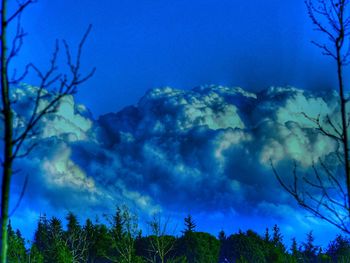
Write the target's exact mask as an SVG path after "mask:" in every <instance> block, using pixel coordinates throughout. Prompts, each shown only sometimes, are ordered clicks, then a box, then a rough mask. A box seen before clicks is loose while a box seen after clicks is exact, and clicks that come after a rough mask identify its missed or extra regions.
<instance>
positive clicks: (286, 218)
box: [13, 0, 336, 242]
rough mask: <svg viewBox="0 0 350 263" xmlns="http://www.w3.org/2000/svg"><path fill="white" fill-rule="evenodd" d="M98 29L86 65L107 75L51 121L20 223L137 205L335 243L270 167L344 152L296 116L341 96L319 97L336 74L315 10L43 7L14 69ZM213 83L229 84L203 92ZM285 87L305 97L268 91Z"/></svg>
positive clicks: (202, 4) (235, 1)
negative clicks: (311, 15)
mask: <svg viewBox="0 0 350 263" xmlns="http://www.w3.org/2000/svg"><path fill="white" fill-rule="evenodd" d="M89 24H92V25H93V31H92V32H91V35H90V37H89V39H88V42H87V44H86V46H85V52H84V57H83V60H82V63H83V65H84V67H85V70H88V69H89V68H91V67H96V68H97V71H96V74H95V75H94V77H93V78H92V79H91V80H89V81H88V82H87V83H85V84H84V85H82V86H81V87H80V89H79V92H78V94H77V96H76V97H75V100H73V98H68V99H67V101H66V102H65V103H63V104H62V105H61V111H59V113H58V115H57V116H56V117H54V116H53V117H50V118H48V119H47V120H46V121H45V123H44V124H43V125H42V127H41V128H42V130H43V132H42V134H41V137H40V138H39V139H40V140H42V141H41V145H42V147H40V148H39V149H37V150H36V151H35V153H34V154H33V156H32V157H30V158H29V159H28V160H24V163H23V164H21V165H23V166H24V167H26V168H27V170H28V171H31V177H32V179H31V183H30V187H31V188H30V189H36V190H35V191H28V192H29V193H28V195H27V197H26V199H25V201H24V203H23V205H22V210H21V211H20V212H18V214H17V216H16V220H15V223H16V222H17V225H19V226H20V225H21V224H22V225H23V224H24V221H23V218H30V219H28V222H29V221H30V222H32V223H33V222H35V220H36V219H37V217H38V215H39V214H40V213H43V212H46V213H48V214H49V215H55V213H60V214H63V213H65V212H66V211H68V210H73V211H77V212H78V213H80V214H81V217H82V218H84V217H86V216H91V217H94V213H96V212H99V213H101V214H102V213H105V212H110V211H111V210H113V206H114V205H115V204H117V203H122V202H126V203H127V204H128V205H130V206H131V207H133V208H135V209H138V211H140V214H141V215H145V216H147V215H149V214H150V212H152V211H157V210H159V209H161V210H162V211H163V212H164V213H165V214H171V215H173V216H174V218H175V219H178V220H179V221H181V218H182V217H183V216H185V215H186V214H187V213H193V214H194V217H195V219H197V220H198V222H197V225H198V226H199V227H200V230H203V231H211V232H212V233H216V232H218V231H219V230H221V229H225V230H226V231H227V232H228V233H232V232H234V231H237V230H238V228H242V229H246V228H253V229H256V230H257V231H259V232H260V233H262V232H263V231H264V229H265V227H266V226H270V227H272V226H273V224H275V223H279V224H281V229H282V230H283V231H284V232H285V233H286V234H285V236H286V239H287V240H286V241H287V242H288V241H289V240H288V239H289V238H290V237H292V236H297V237H298V240H299V241H301V240H302V239H303V237H304V235H305V233H306V232H307V231H309V230H311V229H315V233H316V234H317V238H318V240H320V242H326V240H328V238H329V237H330V236H331V235H330V233H333V234H334V233H335V231H334V229H333V228H330V227H328V226H327V225H324V224H323V223H321V222H318V221H315V220H314V219H313V218H309V217H305V215H306V214H305V213H304V212H303V211H302V210H300V209H298V208H297V206H296V205H295V203H294V202H293V200H292V199H290V198H289V197H288V196H287V195H286V194H285V193H283V191H281V190H280V188H279V186H278V184H277V182H276V180H275V178H274V177H273V175H272V172H271V169H270V167H269V165H268V164H267V160H268V158H270V157H271V158H274V160H276V162H281V166H280V167H279V168H280V169H281V171H282V173H283V174H288V171H289V169H290V168H289V167H290V166H286V165H285V164H284V162H288V161H290V160H292V159H297V160H298V161H300V163H301V165H302V166H303V168H305V167H306V168H305V169H307V168H310V163H311V159H310V158H306V156H316V157H326V156H328V155H329V154H331V153H332V151H334V149H333V146H334V145H333V144H332V143H331V142H328V141H327V140H325V139H324V138H323V139H322V138H319V137H317V136H315V137H313V135H310V134H309V130H308V129H310V127H309V126H308V125H309V124H307V123H305V120H302V119H301V118H300V115H298V112H299V113H300V111H307V112H310V113H311V114H317V113H324V112H328V113H329V112H333V111H334V107H335V106H334V97H332V95H331V93H330V94H328V95H327V96H325V95H324V94H323V95H322V94H319V93H317V91H320V90H330V89H332V88H334V85H335V84H336V78H335V76H336V75H335V70H334V67H333V66H334V65H333V64H334V63H333V61H331V60H330V59H328V58H325V57H323V56H322V55H321V54H320V52H319V50H317V48H316V47H314V46H313V45H312V44H311V43H310V41H311V40H312V39H319V40H321V41H322V40H323V39H322V36H320V35H319V34H317V33H316V32H314V31H313V30H312V24H311V23H310V21H309V19H308V17H307V13H306V8H305V6H304V1H302V0H300V1H299V0H298V1H296V0H285V1H280V0H265V1H263V0H256V1H245V0H220V1H218V0H202V1H197V0H186V1H185V0H171V1H170V0H152V1H151V0H150V1H146V0H138V1H135V0H116V1H112V0H103V1H93V0H84V1H83V0H76V1H66V0H62V1H48V0H46V1H45V0H41V1H39V3H37V4H35V5H32V6H31V7H30V8H28V10H27V12H26V14H25V15H24V17H23V25H24V27H25V29H26V31H27V32H28V33H29V35H28V37H27V38H26V43H25V46H24V48H23V52H22V54H21V56H20V57H19V58H18V60H17V64H16V66H17V67H19V68H20V67H21V66H23V65H24V64H25V63H26V62H29V61H31V62H34V63H36V64H37V65H39V66H40V67H44V66H45V65H47V62H48V59H49V55H50V54H51V51H52V49H53V44H54V41H55V39H56V38H58V39H63V38H64V39H66V40H67V41H68V42H70V43H72V46H74V43H78V42H79V40H80V37H81V36H82V34H83V32H84V30H85V29H86V28H87V26H88V25H89ZM27 82H28V83H29V84H32V85H35V80H34V79H32V78H29V79H28V80H27ZM206 84H216V85H222V86H206V88H202V89H200V88H197V89H194V90H192V89H193V88H195V87H198V86H201V85H206ZM287 85H291V86H296V87H297V88H299V89H293V88H290V87H286V88H281V89H278V88H270V86H287ZM165 86H170V87H172V88H164V89H155V90H153V91H149V90H150V89H154V88H161V87H165ZM226 86H240V87H242V88H243V89H234V90H230V89H228V88H226ZM326 98H327V99H326ZM77 103H79V104H82V105H80V106H79V105H78V104H77ZM130 105H134V106H131V107H128V108H126V109H124V110H123V111H121V112H120V110H122V109H123V108H124V107H127V106H130ZM88 111H90V112H91V113H92V116H91V115H90V114H89V112H88ZM296 123H297V124H296ZM271 131H275V132H272V133H271ZM305 141H306V142H307V143H305ZM291 142H293V143H291ZM302 142H304V144H303V143H302ZM20 186H21V179H19V177H18V178H15V179H14V186H13V187H14V191H15V192H16V191H19V190H18V189H20ZM265 187H266V188H265ZM257 189H258V190H257ZM276 197H278V198H276ZM14 200H15V198H14ZM83 204H84V205H83Z"/></svg>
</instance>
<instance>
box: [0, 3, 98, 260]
mask: <svg viewBox="0 0 350 263" xmlns="http://www.w3.org/2000/svg"><path fill="white" fill-rule="evenodd" d="M8 2H9V1H7V0H1V42H0V56H1V58H0V59H1V62H0V67H1V99H2V100H1V101H2V108H1V113H2V114H1V115H2V116H1V117H2V121H3V129H4V135H3V142H4V147H3V156H2V157H3V161H2V167H3V171H2V186H1V263H5V262H6V261H7V240H8V237H7V230H6V228H7V223H8V219H9V216H10V215H9V200H10V184H11V177H12V175H13V163H14V161H15V160H16V159H18V158H21V157H26V156H27V155H28V154H29V153H30V152H31V151H32V150H33V148H34V147H35V146H36V144H35V143H33V142H32V140H31V139H33V138H34V137H35V136H36V135H37V134H38V132H39V131H38V129H37V128H38V127H37V126H38V124H39V123H40V120H41V119H42V118H43V117H44V116H45V115H47V114H50V113H53V112H55V110H56V109H57V107H58V105H59V103H60V101H61V100H62V99H63V98H64V97H65V96H67V95H71V94H74V93H75V92H76V91H77V87H78V85H80V84H81V83H83V82H85V81H86V80H88V79H89V78H90V77H91V76H92V75H93V74H94V72H95V69H93V70H92V71H91V72H90V73H88V74H86V75H82V74H81V72H80V71H81V63H80V62H81V55H82V49H83V46H84V43H85V41H86V39H87V37H88V34H89V32H90V31H91V26H89V28H88V30H87V31H86V32H85V34H84V36H83V38H82V39H81V42H80V43H79V46H78V50H77V55H76V57H74V58H73V56H72V53H71V50H70V47H69V45H68V44H67V43H66V42H65V41H63V46H64V49H65V54H66V57H67V65H68V72H67V73H62V72H61V73H60V72H58V65H57V58H58V55H59V42H58V41H57V42H56V46H55V49H54V51H53V54H52V58H51V61H50V64H49V67H48V69H47V70H46V71H41V70H40V69H39V68H38V67H37V66H35V65H34V64H32V63H31V64H28V65H27V66H26V67H25V70H24V71H23V73H22V74H20V75H17V74H15V73H16V71H15V72H14V74H10V72H9V71H10V70H9V68H10V65H11V63H12V62H13V59H14V58H15V57H16V56H18V54H19V52H20V50H21V47H22V45H23V39H24V37H25V35H26V33H25V32H24V30H23V28H22V25H21V20H20V19H21V15H22V13H23V11H24V10H25V9H26V8H27V7H28V6H30V5H31V4H33V3H35V2H36V0H23V1H20V0H18V1H17V3H18V7H17V9H16V10H15V11H14V12H13V13H12V14H10V15H8V14H7V10H8ZM16 20H17V24H14V25H12V24H13V23H14V22H15V21H16ZM12 29H14V30H15V36H14V38H13V39H12V40H9V39H8V33H9V32H10V30H12ZM30 70H33V72H34V73H35V74H36V75H37V77H38V79H39V83H40V84H39V85H38V87H36V88H33V90H34V91H35V95H34V97H33V98H32V101H31V106H32V108H31V109H28V110H30V114H29V118H28V117H25V116H20V115H18V114H17V113H16V114H15V112H14V105H15V103H16V100H15V99H14V96H13V88H15V87H16V88H19V87H20V84H21V82H23V80H24V79H25V77H26V76H27V74H28V72H29V71H30ZM10 76H11V77H10ZM19 119H21V120H22V123H23V125H22V126H21V127H17V126H16V124H15V120H19ZM22 193H23V191H22ZM21 196H23V194H22V195H21Z"/></svg>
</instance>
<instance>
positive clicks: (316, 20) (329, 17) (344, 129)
mask: <svg viewBox="0 0 350 263" xmlns="http://www.w3.org/2000/svg"><path fill="white" fill-rule="evenodd" d="M305 3H306V7H307V10H308V14H309V17H310V19H311V21H312V23H313V24H314V26H315V29H316V30H317V31H319V32H321V33H322V34H323V36H325V37H326V39H327V40H328V42H326V43H322V42H315V41H312V43H313V44H314V45H316V46H317V47H318V48H320V49H321V51H322V54H323V55H325V56H328V57H330V58H332V59H334V60H335V62H336V72H337V78H338V92H339V108H340V109H339V114H336V115H337V116H329V115H328V114H327V115H326V116H320V115H318V116H308V115H307V114H305V113H302V114H303V115H304V116H305V117H306V118H307V119H308V120H310V121H311V122H312V123H313V124H314V127H315V130H316V131H317V133H319V134H322V135H324V136H326V137H328V138H331V139H332V140H334V142H335V143H336V145H337V146H338V150H337V152H336V154H335V155H336V158H337V159H338V162H339V163H340V164H341V166H342V172H341V173H339V172H338V171H337V170H336V169H332V168H331V167H330V166H329V164H328V163H327V162H326V161H325V159H324V158H319V159H318V160H314V162H313V165H312V169H313V172H312V173H313V175H312V176H309V175H306V176H300V174H298V173H299V171H298V165H297V163H296V162H295V163H294V168H293V169H292V182H291V183H288V180H286V179H283V178H282V177H281V176H280V174H279V173H278V171H277V170H276V168H275V166H274V164H273V160H270V161H271V166H272V170H273V172H274V174H275V176H276V178H277V180H278V181H279V183H280V184H281V186H282V187H283V188H284V189H285V190H286V191H287V192H288V193H289V194H290V195H292V196H293V197H294V199H295V200H296V201H297V202H298V204H299V205H300V206H301V207H303V208H304V209H306V210H307V211H309V212H310V213H311V214H313V215H314V216H316V217H318V218H321V219H323V220H325V221H327V222H328V223H330V224H332V225H334V226H336V227H337V228H339V229H340V230H342V231H344V232H346V233H348V234H350V228H349V226H350V225H349V223H350V222H349V219H350V159H349V141H348V127H349V124H350V122H349V117H348V113H347V103H348V102H349V100H350V97H348V96H346V94H345V86H344V78H343V70H344V67H345V66H346V65H348V63H349V62H350V61H349V55H350V43H349V36H350V16H349V11H350V10H349V0H306V1H305ZM300 177H302V178H300Z"/></svg>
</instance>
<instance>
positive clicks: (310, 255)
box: [302, 231, 319, 262]
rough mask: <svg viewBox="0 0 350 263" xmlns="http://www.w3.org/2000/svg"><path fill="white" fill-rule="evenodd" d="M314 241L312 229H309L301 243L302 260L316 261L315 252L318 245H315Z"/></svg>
mask: <svg viewBox="0 0 350 263" xmlns="http://www.w3.org/2000/svg"><path fill="white" fill-rule="evenodd" d="M314 241H315V239H314V236H313V234H312V231H310V232H309V233H307V235H306V242H304V243H303V245H302V246H303V251H302V254H303V259H304V262H317V252H318V250H319V247H318V246H315V244H314Z"/></svg>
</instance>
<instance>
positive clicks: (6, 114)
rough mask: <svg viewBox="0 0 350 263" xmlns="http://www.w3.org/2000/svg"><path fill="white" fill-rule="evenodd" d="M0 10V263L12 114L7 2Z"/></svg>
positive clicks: (3, 252)
mask: <svg viewBox="0 0 350 263" xmlns="http://www.w3.org/2000/svg"><path fill="white" fill-rule="evenodd" d="M1 2H2V5H1V7H2V9H1V96H2V107H3V109H2V110H3V118H4V152H3V159H4V163H3V173H2V185H1V255H0V260H1V263H6V262H7V239H8V237H7V224H8V220H9V212H8V211H9V199H10V195H9V194H10V182H11V175H12V112H11V105H10V93H9V82H8V76H7V44H6V33H7V32H6V31H7V22H6V11H7V0H2V1H1Z"/></svg>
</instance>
